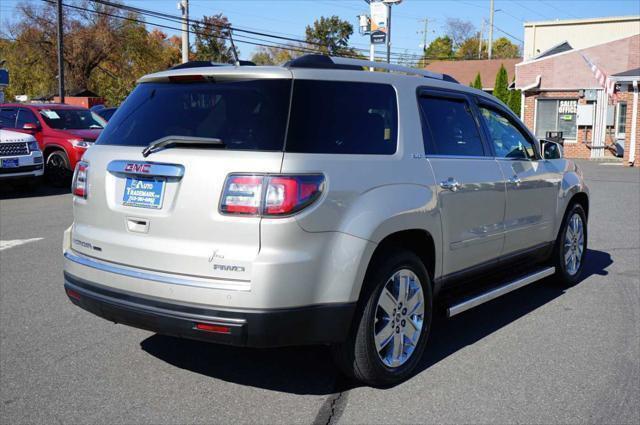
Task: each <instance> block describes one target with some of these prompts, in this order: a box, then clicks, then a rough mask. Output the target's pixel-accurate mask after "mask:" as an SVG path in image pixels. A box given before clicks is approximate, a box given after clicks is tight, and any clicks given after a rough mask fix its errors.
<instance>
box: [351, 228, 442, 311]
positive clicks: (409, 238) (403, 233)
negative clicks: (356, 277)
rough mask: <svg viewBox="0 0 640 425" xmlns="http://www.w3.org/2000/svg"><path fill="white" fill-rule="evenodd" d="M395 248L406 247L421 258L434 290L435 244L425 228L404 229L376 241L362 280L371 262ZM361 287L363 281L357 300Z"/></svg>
mask: <svg viewBox="0 0 640 425" xmlns="http://www.w3.org/2000/svg"><path fill="white" fill-rule="evenodd" d="M397 249H408V250H409V251H411V252H413V253H415V254H416V255H417V256H418V257H419V258H420V259H421V260H422V262H423V264H424V266H425V268H426V269H427V273H428V274H429V278H430V280H431V285H432V288H431V289H432V290H433V291H435V289H436V288H434V287H433V282H434V277H435V274H436V258H437V252H436V244H435V239H434V237H433V235H432V234H431V232H429V231H427V230H425V229H417V228H413V229H404V230H399V231H396V232H394V233H390V234H388V235H387V236H385V237H384V238H383V239H382V240H381V241H380V242H379V243H378V245H377V246H376V248H375V249H374V251H373V253H372V254H371V257H370V258H369V261H368V263H367V267H366V271H365V274H364V281H366V280H367V274H368V273H369V272H370V270H371V269H372V266H373V264H375V262H376V261H377V260H378V259H379V258H380V256H382V255H385V253H388V252H389V251H393V250H397ZM363 289H364V282H363V285H361V287H360V291H359V294H358V297H357V298H358V300H360V298H361V296H362V292H363Z"/></svg>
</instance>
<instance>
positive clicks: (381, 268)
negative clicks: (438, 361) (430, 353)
mask: <svg viewBox="0 0 640 425" xmlns="http://www.w3.org/2000/svg"><path fill="white" fill-rule="evenodd" d="M374 261H375V262H374V263H373V264H372V267H371V270H369V271H368V272H367V277H366V278H365V282H364V286H363V290H362V291H363V293H362V299H361V305H360V307H359V308H358V310H357V313H356V317H355V318H354V321H355V323H354V326H353V329H352V332H351V333H350V335H349V337H348V338H347V340H346V341H345V342H344V343H342V344H340V345H337V346H335V347H333V352H334V357H335V358H336V361H337V363H338V365H339V366H340V368H341V369H342V370H343V372H344V373H345V374H346V375H348V376H350V377H352V378H355V379H357V380H359V381H361V382H364V383H366V384H369V385H374V386H389V385H395V384H397V383H399V382H402V381H403V380H405V379H406V378H408V377H409V376H410V375H411V374H412V373H413V372H414V370H415V368H416V366H417V365H418V363H419V361H420V358H421V357H422V353H423V352H424V348H425V346H426V343H427V339H428V336H429V330H430V328H431V318H432V305H433V301H432V292H431V282H430V279H429V274H428V273H427V270H426V268H425V267H424V264H423V263H422V261H421V260H420V258H419V257H418V256H417V255H415V254H414V253H412V252H410V251H400V252H395V253H394V252H389V253H387V254H381V255H378V256H377V259H376V260H374Z"/></svg>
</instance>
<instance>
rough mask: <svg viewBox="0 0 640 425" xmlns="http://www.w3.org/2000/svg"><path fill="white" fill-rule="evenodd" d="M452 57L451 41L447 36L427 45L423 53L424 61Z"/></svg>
mask: <svg viewBox="0 0 640 425" xmlns="http://www.w3.org/2000/svg"><path fill="white" fill-rule="evenodd" d="M452 56H453V40H451V38H450V37H449V36H447V35H445V36H443V37H438V38H436V39H435V40H433V41H432V42H431V43H429V47H427V49H426V50H425V52H424V57H425V59H450V58H451V57H452Z"/></svg>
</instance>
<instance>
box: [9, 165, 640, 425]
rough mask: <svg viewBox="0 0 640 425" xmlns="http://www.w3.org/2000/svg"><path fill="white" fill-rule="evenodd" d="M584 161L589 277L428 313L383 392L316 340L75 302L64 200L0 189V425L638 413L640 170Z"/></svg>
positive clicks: (532, 418)
mask: <svg viewBox="0 0 640 425" xmlns="http://www.w3.org/2000/svg"><path fill="white" fill-rule="evenodd" d="M581 165H582V166H583V169H584V172H585V175H586V178H587V182H588V183H589V185H590V188H591V191H592V206H591V211H590V217H589V232H590V234H589V242H590V246H589V252H588V256H587V262H588V264H587V268H586V274H585V276H586V278H585V279H584V280H583V281H582V282H581V283H579V284H578V285H577V286H575V287H573V288H571V289H569V290H568V291H566V292H563V291H561V290H558V289H556V288H555V287H554V286H553V285H550V284H549V283H548V282H541V283H539V284H534V285H531V286H530V287H527V288H523V289H522V290H519V291H516V292H515V293H512V294H509V295H507V296H505V297H502V298H501V299H498V300H495V301H493V302H491V303H488V304H486V305H483V306H481V307H478V308H477V309H474V310H471V311H469V312H466V313H463V314H461V315H460V316H459V317H456V318H454V319H452V320H440V322H439V323H437V324H436V329H435V331H434V334H433V335H432V338H433V339H432V341H431V345H430V347H428V349H427V353H426V355H425V358H424V361H423V364H422V371H421V372H420V373H419V374H418V375H417V376H415V377H413V378H412V379H410V380H409V381H407V382H405V383H403V384H402V385H399V386H397V387H395V388H391V389H387V390H379V389H372V388H367V387H355V388H354V387H352V386H351V385H350V384H349V383H346V382H344V381H343V380H342V379H341V378H340V377H339V376H338V374H337V370H336V369H335V367H334V366H333V364H332V363H331V360H330V356H329V355H328V353H327V352H326V349H325V348H323V347H306V348H297V347H296V348H288V349H277V350H249V349H241V348H232V347H223V346H215V345H208V344H204V343H199V342H192V341H183V340H178V339H174V338H169V337H164V336H159V335H153V334H151V333H149V332H145V331H142V330H137V329H132V328H129V327H125V326H120V325H113V324H110V323H108V322H106V321H104V320H102V319H99V318H97V317H95V316H92V315H90V314H88V313H86V312H84V311H82V310H80V309H78V308H76V307H74V306H72V305H71V303H69V301H68V300H67V299H66V295H65V294H64V291H63V290H62V271H61V270H62V258H61V244H62V240H61V238H62V231H63V230H64V229H65V228H66V227H67V226H68V225H69V224H70V223H71V197H70V195H69V194H65V193H60V192H54V191H53V190H52V189H48V188H46V187H42V188H39V189H38V192H37V194H36V195H37V196H30V195H24V194H23V195H19V196H22V197H20V198H16V194H15V193H13V192H11V193H8V194H4V195H2V194H0V196H4V197H5V198H9V199H4V200H1V201H0V240H2V241H3V242H2V243H1V244H0V275H1V284H0V329H1V339H0V382H1V386H0V399H1V400H0V417H1V418H2V422H3V423H5V422H6V423H24V422H38V423H52V422H54V421H58V422H63V423H85V422H100V423H123V422H127V423H177V422H180V423H187V422H188V423H205V422H206V423H212V422H215V423H223V422H224V423H229V422H233V423H249V422H261V423H294V422H297V423H309V422H317V423H327V422H328V421H331V422H332V423H337V422H341V423H397V422H402V423H416V422H428V423H441V422H449V423H451V422H464V423H477V422H497V423H504V422H510V423H513V422H520V423H522V422H524V423H548V422H555V423H576V422H580V423H583V422H597V423H637V421H638V418H639V417H640V407H639V406H640V388H639V385H638V382H640V360H639V359H640V331H639V326H638V323H640V321H639V320H640V289H639V288H640V262H639V261H638V258H639V257H640V224H639V223H640V170H639V169H637V168H636V169H628V168H623V167H621V166H617V165H600V164H598V163H592V162H581ZM38 238H42V239H38ZM7 241H11V242H12V244H7V243H6V242H7ZM7 246H12V247H10V248H6V247H7Z"/></svg>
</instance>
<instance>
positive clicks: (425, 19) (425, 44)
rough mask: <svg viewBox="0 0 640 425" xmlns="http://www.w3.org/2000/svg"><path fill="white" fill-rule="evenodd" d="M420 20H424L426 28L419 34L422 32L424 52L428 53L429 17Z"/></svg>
mask: <svg viewBox="0 0 640 425" xmlns="http://www.w3.org/2000/svg"><path fill="white" fill-rule="evenodd" d="M418 22H424V29H423V30H422V31H418V34H420V33H422V53H427V26H428V24H429V18H424V19H421V20H419V21H418Z"/></svg>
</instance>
